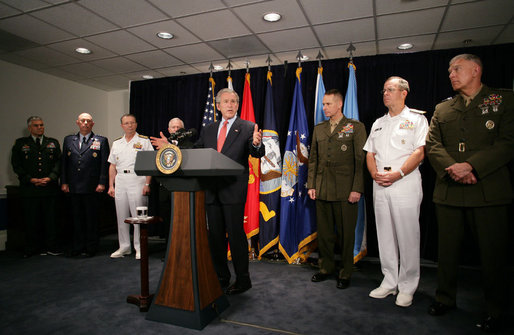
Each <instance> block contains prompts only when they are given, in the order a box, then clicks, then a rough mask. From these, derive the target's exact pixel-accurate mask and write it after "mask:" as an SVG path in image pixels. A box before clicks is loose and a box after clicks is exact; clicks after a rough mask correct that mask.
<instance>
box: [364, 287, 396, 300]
mask: <svg viewBox="0 0 514 335" xmlns="http://www.w3.org/2000/svg"><path fill="white" fill-rule="evenodd" d="M390 294H392V295H396V289H395V288H392V289H388V288H383V287H382V286H379V287H377V288H376V289H374V290H373V291H371V292H369V296H370V297H372V298H375V299H384V298H385V297H387V296H388V295H390Z"/></svg>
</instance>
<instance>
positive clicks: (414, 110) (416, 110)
mask: <svg viewBox="0 0 514 335" xmlns="http://www.w3.org/2000/svg"><path fill="white" fill-rule="evenodd" d="M409 110H410V111H411V112H413V113H416V114H421V115H423V114H425V113H426V112H425V111H420V110H419V109H414V108H409Z"/></svg>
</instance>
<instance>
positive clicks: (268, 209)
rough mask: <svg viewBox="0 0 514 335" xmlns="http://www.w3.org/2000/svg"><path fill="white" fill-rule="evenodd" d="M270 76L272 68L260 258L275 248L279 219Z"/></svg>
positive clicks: (279, 162) (266, 111)
mask: <svg viewBox="0 0 514 335" xmlns="http://www.w3.org/2000/svg"><path fill="white" fill-rule="evenodd" d="M271 76H272V73H271V71H268V76H267V87H266V102H265V106H264V123H263V130H262V144H263V145H264V147H265V148H266V154H265V156H264V157H262V158H261V175H260V178H261V183H260V203H259V211H260V222H259V223H260V225H259V226H260V228H259V245H260V251H259V259H260V258H261V257H262V255H264V254H265V253H266V252H268V251H270V250H274V249H275V250H276V245H277V243H278V233H279V219H280V188H281V181H282V180H281V177H282V156H281V155H280V142H279V138H278V128H277V123H276V118H275V110H274V108H273V90H272V81H271Z"/></svg>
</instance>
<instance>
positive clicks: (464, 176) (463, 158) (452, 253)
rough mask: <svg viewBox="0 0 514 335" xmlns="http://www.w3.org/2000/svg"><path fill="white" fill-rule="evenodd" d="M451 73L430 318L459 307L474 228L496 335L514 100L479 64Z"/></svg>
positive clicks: (439, 137)
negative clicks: (463, 257) (467, 237)
mask: <svg viewBox="0 0 514 335" xmlns="http://www.w3.org/2000/svg"><path fill="white" fill-rule="evenodd" d="M448 71H449V73H450V75H449V77H450V81H451V83H452V87H453V89H454V90H455V91H457V92H459V94H457V95H456V96H455V97H453V99H450V100H448V101H445V102H442V103H440V104H439V105H437V106H436V110H435V113H434V116H433V118H432V121H431V123H430V129H429V133H428V135H427V141H426V150H427V156H428V158H429V160H430V163H431V164H432V166H433V168H434V170H435V172H436V174H437V179H436V184H435V189H434V198H433V200H434V203H435V206H436V215H437V220H438V223H439V225H438V227H439V266H438V286H437V290H436V296H435V302H434V303H433V304H432V305H431V306H430V308H429V311H428V312H429V314H431V315H442V314H445V313H446V312H448V311H449V310H451V309H453V308H455V307H456V293H457V267H458V264H459V251H460V247H461V243H462V239H463V235H464V234H463V233H464V231H465V226H466V225H468V226H470V227H471V230H472V232H473V233H474V235H475V237H476V239H477V241H478V246H479V249H480V256H481V257H480V258H481V262H482V270H483V286H484V291H485V300H486V309H487V314H488V316H487V317H486V319H485V320H484V321H483V322H481V323H479V324H477V326H478V327H480V328H482V329H483V330H485V331H495V330H497V329H498V328H499V321H498V319H499V317H500V316H501V314H502V309H503V308H504V302H505V297H506V296H507V295H506V292H508V289H507V283H506V280H505V277H504V273H503V271H502V270H503V265H504V264H505V255H506V254H507V248H506V247H507V239H508V216H509V215H508V214H509V213H508V210H509V204H510V203H511V201H512V188H511V181H510V178H509V170H508V164H509V161H511V160H512V159H513V156H514V95H513V93H512V91H511V90H499V89H492V88H489V87H487V86H485V85H483V84H482V83H481V75H482V62H481V61H480V59H479V58H478V57H477V56H474V55H469V54H463V55H458V56H456V57H454V58H453V59H452V60H451V61H450V67H449V69H448Z"/></svg>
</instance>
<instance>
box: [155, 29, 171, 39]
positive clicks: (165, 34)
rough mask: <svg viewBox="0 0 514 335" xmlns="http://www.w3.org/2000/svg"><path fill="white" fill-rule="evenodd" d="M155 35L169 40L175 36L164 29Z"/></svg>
mask: <svg viewBox="0 0 514 335" xmlns="http://www.w3.org/2000/svg"><path fill="white" fill-rule="evenodd" d="M157 37H159V38H162V39H164V40H171V39H172V38H173V37H175V36H173V34H170V33H167V32H165V31H161V32H159V33H157Z"/></svg>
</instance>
